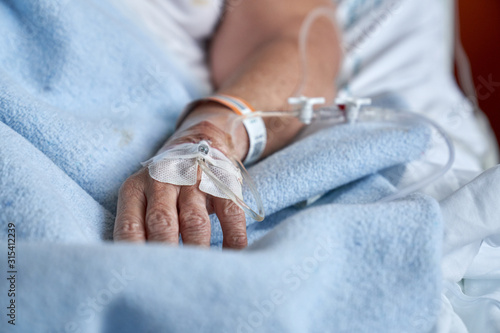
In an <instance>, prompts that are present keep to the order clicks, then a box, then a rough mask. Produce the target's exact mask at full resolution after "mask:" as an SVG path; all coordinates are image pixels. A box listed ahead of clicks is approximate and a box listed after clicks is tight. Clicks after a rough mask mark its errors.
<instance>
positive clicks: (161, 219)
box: [114, 121, 247, 249]
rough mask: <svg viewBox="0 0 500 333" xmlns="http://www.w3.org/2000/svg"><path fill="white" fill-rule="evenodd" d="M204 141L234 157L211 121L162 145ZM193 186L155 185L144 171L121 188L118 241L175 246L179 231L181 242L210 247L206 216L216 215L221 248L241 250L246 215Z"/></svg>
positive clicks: (228, 142) (225, 137) (224, 136)
mask: <svg viewBox="0 0 500 333" xmlns="http://www.w3.org/2000/svg"><path fill="white" fill-rule="evenodd" d="M201 140H207V141H208V142H209V143H210V145H211V146H213V147H215V148H217V149H219V150H220V151H221V152H223V153H224V154H226V155H228V154H232V153H233V144H232V140H231V136H229V134H227V133H226V132H224V131H223V130H221V129H220V128H219V127H217V126H215V125H214V124H213V123H212V122H209V121H201V122H198V123H196V124H195V125H192V126H190V127H189V128H187V129H184V130H182V129H181V130H180V131H178V132H176V134H174V136H173V137H172V138H170V139H169V140H168V141H167V143H166V144H165V145H164V147H163V148H162V149H161V150H160V152H161V151H164V150H165V149H167V148H168V147H171V146H174V145H177V144H181V143H187V142H190V143H198V142H200V141H201ZM200 179H201V177H200V170H198V182H197V184H195V185H193V186H176V185H171V184H166V183H161V182H158V181H156V180H154V179H152V178H151V177H150V176H149V173H148V169H147V168H142V169H141V170H139V171H138V172H137V173H135V174H133V175H132V176H130V177H129V178H128V179H127V180H126V181H125V183H124V184H123V185H122V187H121V188H120V192H119V197H118V209H117V216H116V222H115V229H114V239H115V240H116V241H135V242H141V241H153V242H166V243H169V244H178V242H179V233H180V235H181V237H182V241H183V243H184V244H190V245H198V246H209V245H210V227H211V226H210V220H209V214H211V213H215V214H217V217H218V218H219V220H220V223H221V227H222V231H223V234H224V244H223V246H224V247H225V248H232V249H242V248H244V247H246V245H247V236H246V222H245V214H244V213H243V211H242V210H241V209H240V208H239V207H238V206H236V205H235V204H234V203H233V202H232V201H230V200H227V199H222V198H217V197H212V196H210V195H208V194H206V193H204V192H201V191H200V190H199V189H198V186H199V182H200Z"/></svg>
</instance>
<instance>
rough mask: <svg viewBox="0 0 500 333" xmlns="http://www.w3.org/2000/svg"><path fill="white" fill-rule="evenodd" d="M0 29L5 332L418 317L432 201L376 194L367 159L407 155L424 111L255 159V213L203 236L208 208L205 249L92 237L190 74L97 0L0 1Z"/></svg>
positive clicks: (414, 325) (342, 323)
mask: <svg viewBox="0 0 500 333" xmlns="http://www.w3.org/2000/svg"><path fill="white" fill-rule="evenodd" d="M0 45H1V46H2V47H1V48H0V189H1V190H0V222H1V225H2V228H1V230H0V247H1V248H2V249H4V251H5V252H4V253H6V252H7V245H8V244H7V239H8V238H9V237H10V238H11V239H12V236H9V235H8V233H9V232H10V233H13V231H12V230H10V231H9V230H8V229H9V223H12V224H10V226H11V228H10V229H12V228H14V227H13V225H14V226H15V235H16V239H17V242H16V244H15V248H12V247H11V249H10V250H9V251H14V252H15V258H14V259H13V260H14V261H13V262H10V263H9V266H6V264H7V258H6V255H5V257H4V259H2V260H1V261H0V262H1V264H0V267H1V269H2V272H4V274H7V273H6V272H7V271H12V272H13V273H8V274H7V278H8V279H5V278H2V280H1V281H2V282H0V293H1V294H2V295H3V296H2V301H0V303H1V304H2V309H3V310H2V316H1V317H2V320H1V321H0V329H1V331H2V332H5V331H7V332H10V331H13V332H110V333H111V332H113V333H114V332H419V333H420V332H425V331H428V330H429V329H430V328H431V327H432V325H433V323H434V321H435V317H436V315H437V308H436V300H437V299H438V297H439V291H440V286H439V281H440V276H439V262H440V242H441V235H442V232H441V217H440V212H439V207H438V205H437V204H436V202H435V201H434V200H432V199H430V198H427V197H424V196H421V195H413V196H411V197H408V198H406V199H404V200H399V201H397V202H392V203H385V204H377V203H375V202H376V201H377V200H378V199H380V198H382V197H384V196H385V195H387V194H389V193H392V192H393V191H394V187H393V185H392V184H391V183H390V182H389V181H388V180H387V179H386V178H385V177H383V176H382V175H381V174H380V173H379V171H381V170H393V171H394V170H397V168H396V169H394V168H391V167H393V166H397V165H402V164H404V163H406V162H408V161H410V160H413V159H415V158H418V157H419V156H420V154H421V153H422V152H423V151H424V150H425V147H426V145H427V141H428V130H427V129H426V128H423V127H414V128H399V127H396V126H394V125H389V124H386V125H380V124H378V125H375V124H372V125H369V124H364V125H343V126H337V127H334V128H330V129H327V130H323V131H321V132H318V133H316V134H314V135H312V136H310V137H308V138H306V139H303V140H301V141H299V142H296V143H294V144H293V145H291V146H289V147H287V148H286V149H284V150H282V151H280V152H278V153H276V154H274V155H272V156H270V157H268V158H267V159H265V160H264V161H262V162H260V163H258V164H257V165H255V166H253V167H252V168H251V169H250V170H249V171H250V174H251V175H252V177H253V178H254V180H255V183H256V185H257V188H258V189H259V191H260V193H261V195H262V199H263V201H264V205H265V209H266V213H267V214H268V218H267V219H266V220H265V221H264V222H261V223H256V222H253V221H247V224H248V228H247V229H248V235H249V241H250V246H249V247H248V248H247V249H245V250H243V251H239V252H235V251H220V250H218V248H220V246H221V244H222V232H221V230H220V226H219V224H218V221H217V220H216V218H215V217H213V219H212V245H213V247H214V248H213V249H212V250H201V249H197V248H192V247H182V248H175V247H170V246H163V245H157V244H156V245H151V244H148V245H133V244H119V245H117V244H112V243H110V242H107V241H106V240H109V239H111V235H112V227H113V220H114V215H115V209H116V198H117V190H118V188H119V186H120V185H121V183H122V182H123V181H124V180H125V179H126V178H127V177H128V176H129V175H130V174H131V173H133V172H134V171H136V170H137V169H138V168H139V167H140V165H139V162H140V161H144V160H146V159H147V158H149V157H150V156H151V155H152V154H153V153H154V152H155V151H156V150H157V149H158V147H159V146H160V145H161V144H162V143H163V142H164V140H165V139H166V138H167V137H168V136H169V135H170V134H171V132H172V130H173V128H174V124H175V120H176V117H177V116H178V114H179V112H180V110H181V109H182V107H183V106H184V105H185V104H186V103H187V102H188V101H189V100H190V99H192V98H195V97H197V96H198V94H199V93H198V91H199V90H198V88H197V86H196V83H195V82H192V81H191V79H190V78H189V75H187V74H186V71H184V70H183V69H182V67H181V66H180V65H179V64H178V63H177V62H176V60H175V59H172V58H169V57H168V55H165V54H162V53H161V52H160V51H158V50H157V49H156V48H155V46H154V45H153V44H152V43H150V42H148V39H147V38H146V37H145V36H144V35H142V33H141V31H139V30H136V29H135V28H134V26H133V25H132V24H131V23H130V22H129V21H128V20H127V19H126V18H125V17H123V16H122V15H121V14H119V13H118V12H117V11H116V10H115V9H114V8H113V7H112V6H110V5H109V4H107V3H106V2H102V1H97V0H95V1H91V0H89V1H63V0H60V1H48V0H41V1H28V0H16V1H2V2H0ZM384 174H391V175H392V176H394V173H393V172H387V171H386V172H385V173H384ZM396 178H397V177H392V178H391V179H396ZM323 193H326V195H324V196H323V197H322V198H321V199H320V200H318V201H316V202H315V203H314V204H312V205H309V206H304V205H300V203H301V202H303V201H304V200H306V199H308V198H311V197H314V196H316V195H318V194H323ZM298 204H299V205H298ZM12 249H14V250H12ZM11 256H12V254H11ZM10 265H13V266H10ZM9 290H14V295H12V293H11V292H10V291H9ZM7 295H10V296H7ZM11 302H12V303H11ZM11 304H15V309H14V311H12V306H11ZM7 307H10V309H9V308H7ZM5 314H7V316H6V315H5ZM13 314H14V316H13ZM9 320H10V321H11V323H15V326H13V325H12V324H11V323H9ZM12 320H14V321H12Z"/></svg>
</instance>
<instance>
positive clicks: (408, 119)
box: [229, 7, 455, 202]
mask: <svg viewBox="0 0 500 333" xmlns="http://www.w3.org/2000/svg"><path fill="white" fill-rule="evenodd" d="M320 17H326V18H328V19H330V21H331V22H332V25H333V27H334V28H335V29H336V30H337V32H338V31H339V28H338V26H337V23H336V21H335V10H333V9H331V8H329V7H318V8H316V9H314V10H312V11H311V12H310V13H309V14H308V15H307V17H306V18H305V19H304V22H303V23H302V26H301V29H300V32H299V54H300V60H301V71H302V80H301V81H300V83H299V84H298V86H297V89H296V90H295V92H294V94H293V97H299V96H301V94H302V92H303V90H304V87H305V85H306V82H307V77H308V73H307V39H308V36H309V31H310V29H311V26H312V24H313V23H314V22H315V21H316V20H317V19H318V18H320ZM338 35H339V36H340V34H338ZM347 107H349V106H347ZM300 116H301V110H295V111H269V112H262V111H256V112H252V113H251V114H246V115H242V116H238V117H235V118H234V120H233V121H232V122H231V124H230V126H229V128H230V132H229V133H230V134H231V135H232V134H233V133H234V131H235V129H236V126H237V125H238V124H239V123H241V122H242V121H243V120H244V119H249V118H253V117H262V118H266V117H294V118H300ZM322 119H329V120H330V121H333V122H334V123H339V124H341V123H348V122H352V121H351V119H348V117H347V115H346V112H345V111H344V110H341V109H339V108H338V107H337V106H331V107H323V108H320V109H316V110H314V114H313V121H318V120H322ZM356 120H357V121H361V122H391V123H399V124H401V123H407V124H408V123H424V124H426V125H430V126H431V127H432V128H434V129H435V130H436V131H437V132H438V133H439V134H440V135H441V136H442V137H443V139H444V141H445V143H446V146H447V148H448V151H449V155H448V161H447V163H446V164H445V165H444V166H443V167H442V168H441V169H440V170H439V171H437V172H436V173H434V174H432V175H430V176H428V177H425V178H424V179H422V180H421V181H419V182H418V183H414V184H412V185H409V186H408V187H405V188H403V189H401V190H399V191H398V192H396V193H394V194H391V195H389V196H387V197H385V198H383V199H381V200H379V202H387V201H392V200H396V199H399V198H402V197H404V196H406V195H408V194H411V193H413V192H415V191H417V190H419V189H421V188H423V187H425V186H427V185H429V184H431V183H432V182H434V181H436V180H437V179H439V178H440V177H442V176H443V175H444V174H445V173H446V172H447V171H448V170H449V169H450V168H451V167H452V165H453V163H454V161H455V149H454V146H453V143H452V141H451V139H450V137H449V136H448V135H447V134H446V132H445V131H444V129H443V128H442V127H441V126H439V125H438V124H437V123H436V122H434V121H432V120H430V119H428V118H427V117H425V116H422V115H420V114H417V113H413V112H408V111H395V110H391V109H383V108H376V107H363V108H361V109H360V110H359V115H358V116H357V118H356Z"/></svg>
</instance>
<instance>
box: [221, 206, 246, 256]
mask: <svg viewBox="0 0 500 333" xmlns="http://www.w3.org/2000/svg"><path fill="white" fill-rule="evenodd" d="M213 201H214V209H215V214H217V217H218V218H219V221H220V225H221V227H222V233H223V234H224V241H223V246H224V247H225V248H231V249H243V248H245V247H246V246H247V244H248V241H247V224H246V219H245V213H244V212H243V210H242V209H241V208H240V207H238V206H237V205H236V204H235V203H234V202H232V201H231V200H227V199H222V198H214V199H213Z"/></svg>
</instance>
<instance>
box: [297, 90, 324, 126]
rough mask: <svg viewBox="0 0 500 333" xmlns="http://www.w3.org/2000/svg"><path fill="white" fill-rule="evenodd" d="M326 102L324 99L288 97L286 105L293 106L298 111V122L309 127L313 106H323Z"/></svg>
mask: <svg viewBox="0 0 500 333" xmlns="http://www.w3.org/2000/svg"><path fill="white" fill-rule="evenodd" d="M325 102H326V100H325V98H324V97H306V96H300V97H290V98H289V99H288V104H290V105H292V106H294V108H295V109H296V110H298V111H299V120H300V121H301V122H302V123H304V124H306V125H309V124H310V123H311V121H312V118H313V114H314V106H315V105H320V104H325Z"/></svg>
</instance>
